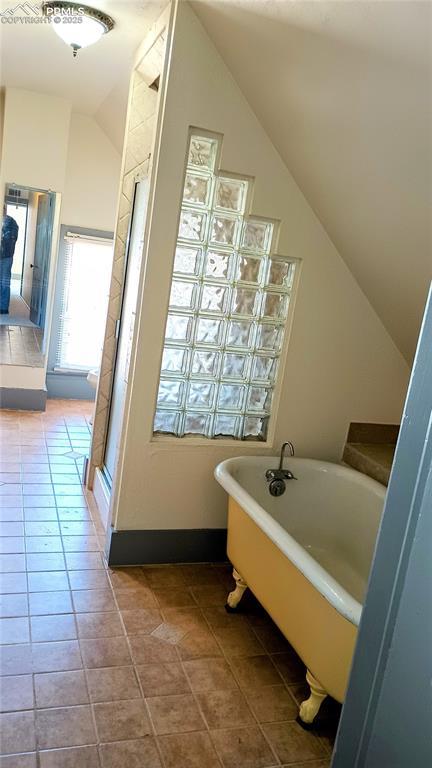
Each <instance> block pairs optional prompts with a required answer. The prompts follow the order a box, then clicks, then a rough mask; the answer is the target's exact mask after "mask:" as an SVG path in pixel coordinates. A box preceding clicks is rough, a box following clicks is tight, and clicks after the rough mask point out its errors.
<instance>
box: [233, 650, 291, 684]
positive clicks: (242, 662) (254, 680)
mask: <svg viewBox="0 0 432 768" xmlns="http://www.w3.org/2000/svg"><path fill="white" fill-rule="evenodd" d="M230 664H231V668H232V670H233V672H234V675H235V677H236V678H237V681H238V683H239V685H240V686H241V687H242V688H258V687H259V686H261V685H278V684H281V683H282V679H281V676H280V675H279V672H278V671H277V669H276V667H275V666H274V664H273V663H272V661H271V659H270V658H269V657H268V656H242V657H239V656H235V657H233V658H232V659H231V660H230Z"/></svg>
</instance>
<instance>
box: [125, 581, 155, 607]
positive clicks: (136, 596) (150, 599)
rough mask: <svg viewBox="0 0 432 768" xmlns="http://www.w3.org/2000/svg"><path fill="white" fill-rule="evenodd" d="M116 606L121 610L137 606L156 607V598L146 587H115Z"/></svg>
mask: <svg viewBox="0 0 432 768" xmlns="http://www.w3.org/2000/svg"><path fill="white" fill-rule="evenodd" d="M115 596H116V600H117V603H118V607H119V608H120V610H121V611H127V610H135V609H137V608H157V607H158V604H157V602H156V598H155V596H154V594H153V592H152V591H151V589H148V587H144V586H143V587H141V588H140V589H115Z"/></svg>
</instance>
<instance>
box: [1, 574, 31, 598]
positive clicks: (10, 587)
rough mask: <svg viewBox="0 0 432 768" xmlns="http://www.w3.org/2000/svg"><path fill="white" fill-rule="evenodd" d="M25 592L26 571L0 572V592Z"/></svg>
mask: <svg viewBox="0 0 432 768" xmlns="http://www.w3.org/2000/svg"><path fill="white" fill-rule="evenodd" d="M20 592H21V593H23V592H27V574H26V573H0V593H1V594H2V595H5V594H18V593H20Z"/></svg>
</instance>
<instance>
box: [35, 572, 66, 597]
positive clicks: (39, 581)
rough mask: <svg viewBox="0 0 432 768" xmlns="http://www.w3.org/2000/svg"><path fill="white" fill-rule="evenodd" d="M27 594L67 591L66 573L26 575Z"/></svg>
mask: <svg viewBox="0 0 432 768" xmlns="http://www.w3.org/2000/svg"><path fill="white" fill-rule="evenodd" d="M28 589H29V592H58V591H68V590H69V580H68V575H67V572H66V571H46V573H44V572H43V571H36V572H35V573H29V575H28Z"/></svg>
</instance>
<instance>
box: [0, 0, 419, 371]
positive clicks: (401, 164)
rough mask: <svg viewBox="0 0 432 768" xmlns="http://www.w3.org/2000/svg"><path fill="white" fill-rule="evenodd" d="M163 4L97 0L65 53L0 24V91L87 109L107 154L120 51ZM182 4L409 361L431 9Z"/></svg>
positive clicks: (316, 0)
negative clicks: (90, 26) (40, 95)
mask: <svg viewBox="0 0 432 768" xmlns="http://www.w3.org/2000/svg"><path fill="white" fill-rule="evenodd" d="M180 1H181V2H184V1H185V0H180ZM165 4H166V0H98V3H97V6H98V7H99V8H100V9H101V10H104V11H106V12H107V13H109V14H110V15H111V16H113V18H114V19H115V22H116V27H115V30H114V31H113V32H111V33H110V34H109V35H107V36H106V37H105V38H103V39H102V40H101V41H100V42H99V43H97V45H95V46H91V47H89V48H88V49H85V50H83V51H81V52H80V53H79V55H78V57H77V58H76V59H73V58H72V55H71V52H70V51H69V50H68V48H67V47H66V46H65V44H64V43H63V42H62V41H61V40H60V39H59V38H58V37H57V36H56V35H55V34H54V33H53V31H52V30H51V29H50V28H49V27H48V26H47V25H18V24H17V25H9V24H8V25H6V24H2V25H1V26H0V44H1V52H0V85H2V84H3V85H5V84H6V85H8V86H15V87H19V88H28V89H30V90H40V91H44V92H47V93H53V94H57V95H62V96H64V97H65V98H67V99H69V100H70V101H71V102H72V104H73V109H74V110H75V111H77V112H83V113H85V114H89V115H93V116H94V117H95V118H96V120H97V121H98V123H99V124H100V126H101V127H102V128H103V129H104V130H105V132H106V133H107V135H108V136H109V138H110V139H111V141H112V142H113V144H114V145H115V146H116V147H117V149H118V151H121V146H122V140H123V126H124V119H125V110H126V98H127V86H128V80H129V73H130V67H131V62H132V60H133V55H134V53H135V50H136V48H137V47H138V45H139V43H140V42H141V41H142V40H143V38H144V37H145V34H146V32H147V30H148V29H149V27H150V26H151V24H152V23H153V22H154V21H155V20H156V18H157V17H158V16H159V14H160V12H161V11H162V9H163V7H164V6H165ZM192 6H193V8H194V10H195V11H196V13H197V14H198V16H199V18H200V19H201V21H202V23H203V24H204V26H205V27H206V29H207V32H208V33H209V35H210V36H211V37H212V39H213V41H214V43H215V45H216V46H217V48H218V50H219V52H220V53H221V55H222V56H223V58H224V60H225V62H226V63H227V65H228V66H229V68H230V69H231V72H232V74H233V76H234V78H235V79H236V81H237V83H238V84H239V86H240V88H241V89H242V91H243V93H244V94H245V96H246V97H247V99H248V100H249V103H250V104H251V106H252V108H253V109H254V111H255V113H256V115H257V116H258V118H259V119H260V120H261V122H262V124H263V126H264V128H265V129H266V131H267V133H268V135H269V136H270V138H271V139H272V141H273V143H274V144H275V146H276V148H277V149H278V151H279V153H280V155H281V157H282V159H283V161H284V162H285V164H286V165H287V167H288V169H289V170H290V171H291V173H292V174H293V176H294V177H295V179H296V181H297V183H298V184H299V186H300V188H301V189H302V191H303V193H304V195H305V197H306V198H307V200H308V202H309V203H310V204H311V205H312V207H313V209H314V210H315V213H316V214H317V216H318V217H319V218H320V220H321V221H322V223H323V225H324V227H325V228H326V230H327V232H328V234H329V237H330V238H331V239H332V241H333V242H334V244H335V245H336V247H337V248H338V250H339V253H340V254H341V257H342V258H343V259H344V260H345V262H346V264H347V265H348V267H349V269H350V270H351V271H352V273H353V274H354V276H355V278H356V279H357V281H358V283H359V285H360V286H361V288H362V289H363V291H364V293H365V294H366V296H367V297H368V299H369V301H370V302H371V304H372V305H373V307H374V309H375V311H376V312H377V314H378V315H379V317H380V318H381V320H382V322H383V323H384V325H385V326H386V328H387V329H388V331H389V333H390V334H391V336H392V338H393V340H394V341H395V343H396V345H397V346H398V348H399V349H400V350H401V352H402V353H403V355H404V356H405V357H406V359H407V360H408V361H411V360H412V356H413V353H414V350H415V345H416V340H417V334H418V329H419V326H420V322H421V317H422V312H423V307H424V302H425V298H426V294H427V288H428V283H429V281H430V279H431V273H432V253H431V241H432V229H431V215H430V214H431V209H430V208H431V188H432V115H431V112H432V110H431V105H432V96H431V94H432V50H431V46H432V4H431V3H430V2H417V0H409V2H406V1H405V0H401V2H397V1H395V0H386V2H380V1H379V0H356V1H354V2H350V1H349V0H335V1H331V2H329V1H328V0H197V1H194V2H192ZM7 7H11V3H10V0H0V11H3V10H4V9H5V8H7ZM245 140H247V137H245Z"/></svg>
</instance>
